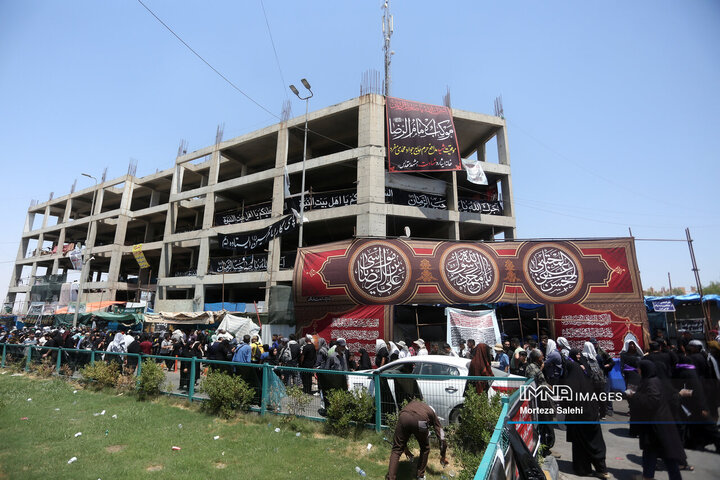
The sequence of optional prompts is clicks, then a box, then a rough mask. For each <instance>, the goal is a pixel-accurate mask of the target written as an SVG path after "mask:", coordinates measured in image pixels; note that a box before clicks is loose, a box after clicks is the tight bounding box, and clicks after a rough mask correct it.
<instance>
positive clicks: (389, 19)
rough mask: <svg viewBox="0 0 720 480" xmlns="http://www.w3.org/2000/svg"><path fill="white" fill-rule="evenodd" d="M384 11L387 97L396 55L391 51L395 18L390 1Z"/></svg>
mask: <svg viewBox="0 0 720 480" xmlns="http://www.w3.org/2000/svg"><path fill="white" fill-rule="evenodd" d="M382 9H383V24H382V32H383V52H384V53H385V96H386V97H387V96H389V95H390V60H391V57H392V56H393V55H394V54H395V52H393V51H392V50H390V37H392V34H393V16H392V15H391V14H390V0H385V2H384V3H383V6H382Z"/></svg>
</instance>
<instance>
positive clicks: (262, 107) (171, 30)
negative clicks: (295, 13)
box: [138, 0, 353, 148]
mask: <svg viewBox="0 0 720 480" xmlns="http://www.w3.org/2000/svg"><path fill="white" fill-rule="evenodd" d="M138 3H140V5H142V6H143V7H144V8H145V10H147V11H148V12H149V13H150V15H152V16H153V17H155V19H156V20H157V21H158V22H160V24H161V25H162V26H163V27H165V28H166V29H167V30H168V31H169V32H170V33H172V34H173V36H174V37H175V38H177V39H178V40H179V41H180V42H181V43H182V44H183V45H185V47H187V49H188V50H190V51H191V52H192V53H193V54H194V55H195V56H196V57H198V58H199V59H200V60H201V61H202V62H203V63H204V64H205V65H207V66H208V67H209V68H210V69H211V70H212V71H213V72H215V73H216V74H218V75H219V76H220V78H222V79H223V80H225V82H227V84H228V85H230V86H231V87H232V88H234V89H235V90H237V91H238V92H239V93H240V94H242V95H243V96H244V97H245V98H247V99H248V100H250V101H251V102H253V103H254V104H255V105H257V106H258V107H260V108H261V109H263V110H264V111H266V112H267V113H269V114H270V115H272V116H273V118H276V119H278V120H281V118H280V117H279V116H278V115H277V114H275V113H273V112H271V111H270V110H268V109H267V108H265V106H264V105H262V104H260V103H259V102H257V101H256V100H255V99H254V98H252V97H251V96H250V95H248V94H247V93H245V92H244V91H242V90H241V89H240V87H238V86H237V85H235V84H234V83H233V82H232V81H231V80H230V79H229V78H227V77H226V76H225V75H223V74H222V73H221V72H220V71H219V70H218V69H217V68H215V67H213V66H212V65H211V64H210V62H208V61H207V60H205V58H203V57H202V55H200V54H199V53H198V52H197V51H195V49H193V48H192V47H191V46H190V45H189V44H188V43H187V42H186V41H185V40H183V39H182V38H181V37H180V35H178V34H177V33H175V31H174V30H173V29H172V28H170V26H168V25H167V24H166V23H165V22H163V21H162V19H161V18H160V17H158V16H157V15H156V14H155V12H153V11H152V10H151V9H150V8H149V7H148V6H147V5H145V4H144V3H143V2H142V0H138ZM264 12H265V8H264V7H263V13H264ZM266 21H267V17H266ZM269 28H270V27H269V25H268V29H269ZM270 36H271V40H272V34H270ZM273 50H275V44H274V43H273ZM275 55H276V59H277V52H275ZM278 68H280V65H279V61H278ZM280 75H281V77H282V70H281V71H280ZM282 80H283V84H284V83H285V79H284V78H283V79H282ZM286 96H287V94H286ZM292 128H294V129H299V130H303V131H304V128H301V127H298V126H296V127H292ZM308 132H309V133H313V134H315V135H317V136H319V137H322V138H324V139H326V140H329V141H331V142H334V143H337V144H338V145H341V146H343V147H346V148H353V147H352V146H351V145H347V144H346V143H343V142H341V141H339V140H335V139H334V138H331V137H328V136H326V135H323V134H321V133H319V132H316V131H314V130H311V129H308Z"/></svg>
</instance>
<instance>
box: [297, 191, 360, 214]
mask: <svg viewBox="0 0 720 480" xmlns="http://www.w3.org/2000/svg"><path fill="white" fill-rule="evenodd" d="M307 203H308V202H307V200H306V201H305V204H306V205H305V209H306V210H307V208H308V206H307ZM355 204H357V192H356V191H355V190H346V191H342V192H331V193H313V194H312V204H311V207H310V208H312V209H313V210H320V209H323V208H333V207H344V206H346V205H355Z"/></svg>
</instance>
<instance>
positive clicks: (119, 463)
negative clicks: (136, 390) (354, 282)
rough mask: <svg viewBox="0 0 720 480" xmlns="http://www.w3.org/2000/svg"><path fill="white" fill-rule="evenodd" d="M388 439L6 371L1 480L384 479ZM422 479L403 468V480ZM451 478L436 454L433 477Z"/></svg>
mask: <svg viewBox="0 0 720 480" xmlns="http://www.w3.org/2000/svg"><path fill="white" fill-rule="evenodd" d="M73 390H76V391H77V393H73ZM29 398H30V399H32V400H30V401H28V399H29ZM103 410H104V411H105V414H104V415H97V414H99V413H100V412H102V411H103ZM113 415H116V416H117V418H113ZM24 418H27V419H24ZM180 425H182V428H181V427H180ZM275 428H280V430H281V431H280V432H279V433H276V432H275ZM77 432H82V435H80V436H78V437H75V434H76V433H77ZM298 432H300V436H296V434H297V433H298ZM215 436H219V437H220V438H219V439H218V440H214V439H213V437H215ZM383 436H387V437H388V438H392V434H391V432H384V433H383V434H379V435H378V434H376V433H374V432H372V431H367V432H362V433H361V435H360V436H359V437H355V436H354V435H352V434H351V433H350V432H349V433H348V436H347V438H341V437H338V436H334V435H326V434H324V433H323V425H322V424H320V423H316V422H309V421H302V420H295V421H293V422H292V423H287V422H283V421H282V419H281V418H280V417H277V416H272V415H267V416H265V417H260V416H259V415H256V414H247V415H242V416H240V417H239V418H237V419H235V420H230V421H225V420H221V419H219V418H216V417H213V416H211V415H208V414H205V413H202V412H200V411H198V409H197V408H196V406H195V405H190V404H189V403H187V402H186V401H185V400H172V399H169V398H167V397H161V398H159V399H158V400H156V401H153V402H142V401H139V400H137V398H136V397H134V396H132V395H128V394H125V395H120V396H118V395H117V394H115V393H114V392H113V391H108V392H93V391H89V390H83V389H81V388H80V387H79V386H77V385H73V384H71V383H68V382H66V381H63V380H58V379H50V380H47V379H39V378H31V377H28V376H27V375H23V376H12V372H10V371H9V370H0V479H6V478H8V479H25V478H42V479H44V480H47V479H64V478H72V479H85V478H87V479H93V480H94V479H102V480H110V479H121V478H122V479H134V478H154V479H165V478H172V479H185V478H187V479H192V480H201V479H205V478H213V479H223V478H233V479H237V478H242V479H267V478H271V479H275V480H279V479H293V480H297V479H313V480H314V479H324V478H328V479H331V478H332V479H338V478H339V479H343V478H348V479H354V478H361V477H360V476H359V475H358V474H357V473H356V472H355V466H360V468H362V469H363V470H365V471H366V472H367V478H378V479H380V478H384V476H385V473H386V472H387V461H388V458H389V454H390V445H388V444H387V443H386V442H384V441H383ZM368 443H372V444H373V447H372V448H371V449H370V451H368V450H367V448H366V447H367V444H368ZM173 446H177V447H180V448H181V450H179V451H173V450H172V447H173ZM415 453H417V451H416V452H415ZM72 457H77V461H75V462H73V463H71V464H68V463H67V462H68V460H70V459H71V458H72ZM412 467H414V464H413V465H412ZM413 472H414V468H411V465H410V464H409V463H408V462H403V464H402V465H401V470H400V474H401V476H400V477H399V478H414V477H413V475H412V473H413ZM445 472H446V471H445ZM442 473H443V470H442V469H441V468H440V466H439V460H438V453H437V449H433V452H432V456H431V461H430V464H429V466H428V471H427V475H428V478H440V476H441V474H442Z"/></svg>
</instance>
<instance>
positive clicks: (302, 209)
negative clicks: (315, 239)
mask: <svg viewBox="0 0 720 480" xmlns="http://www.w3.org/2000/svg"><path fill="white" fill-rule="evenodd" d="M300 82H302V84H303V86H304V87H305V88H306V89H307V91H308V92H310V95H308V96H307V97H301V96H300V92H299V91H298V89H297V88H295V85H290V90H292V92H293V93H294V94H295V96H297V97H298V98H299V99H300V100H305V140H304V142H303V163H302V184H301V186H300V230H299V231H298V248H300V247H302V240H303V219H304V218H305V217H304V214H305V160H306V159H307V134H308V106H309V103H310V98H311V97H312V96H313V92H312V90H310V84H309V83H308V81H307V79H305V78H303V79H302V80H300Z"/></svg>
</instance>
